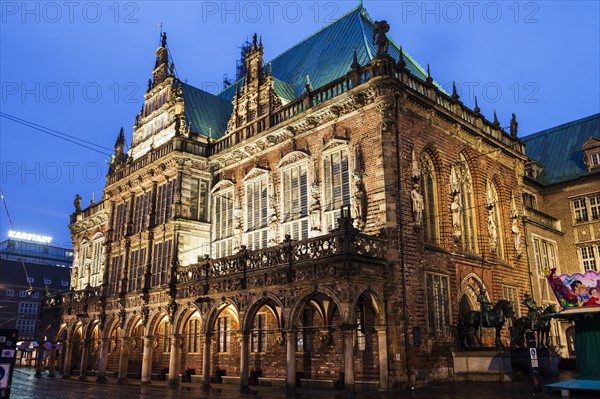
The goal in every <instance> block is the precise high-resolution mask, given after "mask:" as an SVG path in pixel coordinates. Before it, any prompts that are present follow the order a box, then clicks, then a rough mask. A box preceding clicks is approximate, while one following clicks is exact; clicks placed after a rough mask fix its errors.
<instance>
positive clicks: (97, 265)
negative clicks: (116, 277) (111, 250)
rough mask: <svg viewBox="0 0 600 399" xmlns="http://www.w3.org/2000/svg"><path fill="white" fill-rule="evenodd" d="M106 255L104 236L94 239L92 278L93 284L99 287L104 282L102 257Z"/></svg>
mask: <svg viewBox="0 0 600 399" xmlns="http://www.w3.org/2000/svg"><path fill="white" fill-rule="evenodd" d="M103 257H104V238H102V237H100V238H97V239H95V240H94V242H93V244H92V278H91V286H92V287H97V286H98V285H100V283H101V282H102V258H103Z"/></svg>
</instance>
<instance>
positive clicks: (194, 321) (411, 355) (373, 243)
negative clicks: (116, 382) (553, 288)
mask: <svg viewBox="0 0 600 399" xmlns="http://www.w3.org/2000/svg"><path fill="white" fill-rule="evenodd" d="M388 30H389V25H388V24H387V23H386V22H385V21H373V20H372V19H371V18H370V17H369V15H368V14H367V11H366V10H365V8H364V7H363V6H362V5H360V6H358V7H357V8H355V9H353V10H351V11H350V12H348V13H347V14H346V15H344V16H342V17H341V18H339V19H338V20H336V21H334V22H333V23H331V24H330V25H328V26H325V27H324V28H323V29H321V30H320V31H318V32H316V33H315V34H313V35H312V36H310V37H308V38H307V39H305V40H303V41H302V42H300V43H298V44H296V45H294V46H293V47H291V48H290V49H289V50H287V51H285V52H284V53H282V54H280V55H278V56H277V57H275V58H273V59H272V60H270V61H269V62H266V61H265V60H264V59H263V48H264V47H266V46H268V42H269V38H268V37H265V38H260V37H257V36H254V38H253V40H252V41H251V43H249V45H248V46H247V51H246V52H245V54H244V55H245V57H244V62H245V64H244V68H243V74H241V76H239V79H238V80H237V81H236V82H234V83H233V84H231V85H229V86H228V87H226V88H225V89H224V90H223V91H222V92H220V93H219V94H217V95H213V94H210V93H207V92H205V91H202V90H200V89H198V88H196V87H194V86H192V85H191V84H188V83H184V82H182V81H180V80H179V79H178V78H177V76H176V75H175V73H174V72H175V70H174V67H173V63H172V60H171V59H170V56H169V50H168V47H167V37H166V34H165V35H163V36H162V43H161V46H160V47H159V48H158V49H157V50H156V63H155V66H154V69H153V70H152V77H151V79H150V80H149V82H148V90H147V92H146V94H145V96H144V106H143V109H142V110H141V113H140V114H139V115H136V116H135V125H134V127H133V132H130V131H127V130H123V129H121V131H120V133H119V135H118V138H117V141H116V143H115V153H114V156H113V157H112V161H111V164H110V169H109V171H108V175H107V178H106V186H105V188H104V193H103V196H102V199H101V200H100V201H99V202H97V203H94V204H92V205H90V206H88V207H87V208H85V209H82V207H81V197H79V196H77V198H76V200H75V212H74V213H73V215H72V216H71V223H70V226H69V227H70V229H71V234H72V238H73V247H74V253H75V257H74V263H73V272H72V278H71V287H72V290H71V291H70V292H68V293H65V294H62V295H55V296H51V297H48V298H47V299H46V303H45V305H46V308H45V309H46V313H45V317H46V318H45V320H47V322H48V324H47V325H48V330H47V334H48V335H49V336H52V337H54V338H55V341H57V342H58V341H60V342H61V343H62V345H61V352H60V353H59V354H58V356H60V362H59V367H60V369H61V371H62V373H63V374H64V375H66V376H69V375H79V377H80V378H86V376H88V378H90V376H91V375H95V376H96V378H98V379H99V380H103V379H105V378H107V376H108V377H113V376H114V377H116V378H118V379H120V380H126V379H130V380H131V379H139V380H141V381H142V382H150V381H151V380H152V379H153V378H160V377H161V375H162V376H165V377H166V378H168V380H169V382H170V383H172V384H177V383H178V382H179V381H180V378H181V377H180V375H183V376H184V377H189V379H191V380H192V381H198V383H203V384H204V385H205V386H209V385H210V384H215V383H221V382H222V383H226V382H230V383H236V384H239V385H240V387H241V389H242V390H247V389H248V386H249V385H250V384H255V383H260V384H273V385H277V384H281V385H284V384H285V386H286V387H287V388H288V389H294V388H295V387H297V386H300V385H301V386H302V387H307V386H308V387H311V386H314V387H327V386H330V387H344V388H345V389H347V390H354V389H368V388H375V389H384V390H392V389H400V388H402V387H406V386H415V385H423V384H427V383H430V382H432V381H435V380H448V379H452V378H453V374H452V373H453V364H452V355H451V351H452V350H454V349H455V348H456V347H457V341H458V330H459V327H458V326H459V325H460V324H461V320H462V317H463V316H464V315H465V314H466V313H467V312H469V311H471V310H476V311H479V303H478V302H477V300H478V298H477V297H478V296H480V295H482V296H483V298H484V299H485V300H486V301H489V302H490V303H491V304H496V303H498V302H499V301H501V300H508V301H511V302H512V306H513V309H514V312H516V313H518V314H521V315H523V313H524V310H522V309H520V306H521V305H520V302H521V300H520V298H522V296H523V294H524V293H525V292H528V291H529V289H530V284H529V274H528V265H527V256H526V254H525V246H524V235H523V234H524V233H523V224H522V223H523V221H522V216H523V207H522V202H521V193H522V191H523V174H524V164H525V160H526V157H525V155H524V144H523V143H522V142H521V141H520V140H519V139H518V138H517V123H516V119H515V118H514V115H513V119H512V121H511V123H510V125H511V128H510V131H509V132H507V131H505V130H504V129H503V128H502V127H501V125H500V122H499V121H498V119H497V117H496V115H494V118H493V120H492V121H490V120H488V119H486V117H485V116H484V115H482V114H481V113H480V109H479V108H478V107H477V106H475V108H474V109H470V108H468V107H467V106H465V105H464V104H463V103H462V102H461V100H460V98H459V96H458V95H457V93H456V91H455V90H453V93H450V94H448V93H446V92H445V91H444V90H443V89H442V88H441V87H440V86H439V85H438V84H437V83H436V82H435V81H434V79H433V78H432V76H431V75H430V73H429V68H426V69H424V68H422V67H421V66H420V65H419V64H418V63H417V62H416V61H415V60H413V58H411V56H410V55H409V54H408V53H407V52H406V51H404V50H403V49H402V48H401V47H400V46H399V45H398V44H396V43H395V42H394V41H392V40H391V39H390V38H388V37H387V35H386V32H388ZM169 40H178V38H177V37H173V38H169ZM324 54H328V55H327V59H323V58H322V57H324V56H325V55H324ZM449 61H450V62H452V61H451V60H449ZM507 125H508V123H507ZM131 133H132V139H131V147H130V148H129V149H128V150H126V149H125V136H126V135H127V136H128V137H129V134H131ZM480 300H481V298H480ZM482 340H483V341H484V342H485V343H486V344H488V345H494V341H495V340H496V338H495V333H494V329H484V331H483V337H482ZM499 343H502V344H504V345H507V344H508V334H506V332H505V333H503V334H502V336H501V337H500V338H499ZM52 356H57V354H56V353H54V352H53V353H52Z"/></svg>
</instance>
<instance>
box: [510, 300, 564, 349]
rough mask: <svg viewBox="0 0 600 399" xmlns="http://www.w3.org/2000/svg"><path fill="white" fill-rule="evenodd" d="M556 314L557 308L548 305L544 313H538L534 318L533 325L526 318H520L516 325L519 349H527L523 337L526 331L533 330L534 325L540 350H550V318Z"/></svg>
mask: <svg viewBox="0 0 600 399" xmlns="http://www.w3.org/2000/svg"><path fill="white" fill-rule="evenodd" d="M554 313H556V306H554V305H548V306H547V307H546V308H545V309H544V311H543V312H541V313H540V312H539V311H538V312H536V313H534V316H533V323H532V322H531V320H530V319H529V318H528V317H526V316H523V317H519V318H518V319H517V320H516V321H515V323H514V331H515V337H514V338H515V342H516V344H517V346H518V347H520V348H524V347H525V340H524V338H523V336H524V335H525V331H527V330H528V329H529V330H531V327H532V324H533V331H534V332H535V333H536V342H537V346H538V348H548V346H549V345H550V342H549V340H550V339H549V337H550V317H547V316H549V315H551V314H554Z"/></svg>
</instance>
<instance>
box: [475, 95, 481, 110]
mask: <svg viewBox="0 0 600 399" xmlns="http://www.w3.org/2000/svg"><path fill="white" fill-rule="evenodd" d="M473 111H474V112H475V113H476V114H479V113H480V112H481V109H479V105H478V104H477V96H475V108H473Z"/></svg>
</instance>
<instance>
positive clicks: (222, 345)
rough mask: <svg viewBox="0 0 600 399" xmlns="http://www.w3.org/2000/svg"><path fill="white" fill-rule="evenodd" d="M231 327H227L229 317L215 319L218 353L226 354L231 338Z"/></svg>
mask: <svg viewBox="0 0 600 399" xmlns="http://www.w3.org/2000/svg"><path fill="white" fill-rule="evenodd" d="M230 329H231V326H230V325H229V317H228V316H224V317H219V318H218V319H217V348H218V350H219V352H227V351H228V350H229V340H230V338H231V331H230Z"/></svg>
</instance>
